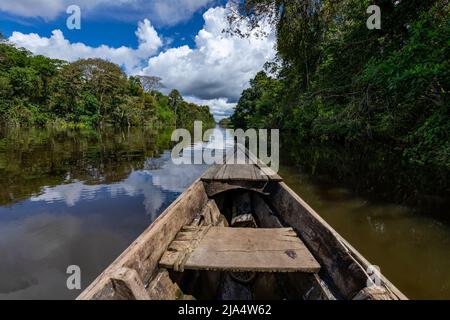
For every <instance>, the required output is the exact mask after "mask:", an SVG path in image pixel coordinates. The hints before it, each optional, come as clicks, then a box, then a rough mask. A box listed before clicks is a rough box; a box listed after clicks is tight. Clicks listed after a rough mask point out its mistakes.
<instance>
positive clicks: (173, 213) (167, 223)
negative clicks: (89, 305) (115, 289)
mask: <svg viewBox="0 0 450 320" xmlns="http://www.w3.org/2000/svg"><path fill="white" fill-rule="evenodd" d="M208 200H209V199H208V196H207V194H206V191H205V189H204V185H203V183H202V181H200V179H197V180H196V181H195V182H194V183H193V184H192V185H191V186H190V187H189V188H188V189H187V190H186V191H185V192H183V193H182V194H181V195H180V196H179V197H178V198H177V199H176V200H175V201H174V202H173V203H172V204H171V205H170V206H169V207H168V208H167V209H166V210H164V212H163V213H162V214H161V215H160V216H159V217H158V218H157V219H156V220H155V221H154V222H153V223H152V224H151V225H150V226H149V227H148V228H147V229H146V230H145V231H144V232H143V233H142V234H141V235H140V236H139V237H138V238H137V239H136V240H135V241H134V242H133V243H132V244H131V245H130V246H129V247H128V248H127V249H125V250H124V251H123V252H122V254H121V255H120V256H119V257H118V258H117V259H115V260H114V262H112V263H111V264H110V265H109V266H108V267H107V268H106V270H104V271H103V272H102V273H101V274H100V275H99V276H98V277H97V278H96V279H95V280H94V281H93V282H92V283H91V284H90V285H89V286H88V287H87V288H86V289H85V290H84V291H83V292H82V293H81V294H80V295H79V296H78V297H77V300H92V299H94V300H95V299H102V295H104V294H105V291H108V290H107V288H108V286H110V285H111V281H112V278H114V275H115V274H116V273H117V272H118V270H120V269H122V268H128V269H131V270H135V271H136V272H137V275H138V276H139V278H140V279H141V281H142V282H143V283H144V284H147V283H148V282H149V281H150V280H151V278H152V277H153V276H154V275H156V273H157V270H158V262H159V259H160V258H161V257H162V255H163V254H164V252H165V251H166V250H167V248H168V247H169V245H170V243H171V242H172V240H173V239H174V238H175V237H176V235H177V233H178V232H179V230H181V228H182V227H183V226H184V225H186V224H189V223H190V222H192V220H193V219H194V218H195V216H196V215H197V214H199V213H200V212H201V211H202V209H203V207H204V206H205V205H206V204H207V202H208Z"/></svg>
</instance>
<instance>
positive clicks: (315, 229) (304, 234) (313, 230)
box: [269, 182, 408, 300]
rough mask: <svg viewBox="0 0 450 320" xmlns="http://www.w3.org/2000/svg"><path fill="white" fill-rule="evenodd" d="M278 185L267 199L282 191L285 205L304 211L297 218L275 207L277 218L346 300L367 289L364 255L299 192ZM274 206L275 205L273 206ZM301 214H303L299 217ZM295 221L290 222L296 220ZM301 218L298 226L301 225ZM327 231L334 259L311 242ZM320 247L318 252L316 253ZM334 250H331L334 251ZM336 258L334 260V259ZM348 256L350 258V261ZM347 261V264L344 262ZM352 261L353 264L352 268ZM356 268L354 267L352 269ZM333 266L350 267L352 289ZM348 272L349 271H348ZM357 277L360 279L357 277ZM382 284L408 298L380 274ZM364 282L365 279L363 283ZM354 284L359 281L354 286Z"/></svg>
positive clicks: (396, 296) (398, 296) (397, 295)
mask: <svg viewBox="0 0 450 320" xmlns="http://www.w3.org/2000/svg"><path fill="white" fill-rule="evenodd" d="M278 185H279V187H278V188H277V187H273V186H272V190H271V192H269V193H270V198H271V199H270V201H269V202H272V203H273V200H275V202H276V195H275V194H277V193H278V194H279V193H280V192H281V193H285V194H284V197H285V200H286V199H287V200H286V201H288V202H289V198H291V200H290V201H291V203H290V204H289V203H288V204H285V205H287V208H289V206H295V204H297V205H298V206H299V207H301V208H303V212H301V213H300V212H296V217H294V218H293V217H290V216H289V212H288V211H285V210H281V211H282V212H280V210H279V209H278V208H277V209H278V210H277V211H278V212H277V213H278V215H279V217H280V218H281V219H282V221H284V223H285V224H286V225H289V226H291V227H293V228H294V229H295V230H296V231H297V233H298V234H299V236H300V237H301V239H302V240H303V241H304V242H305V244H306V245H307V246H308V247H309V249H310V251H311V252H312V253H313V255H314V256H315V257H316V259H317V260H318V261H319V262H321V265H322V267H323V269H324V270H326V271H327V273H328V275H329V276H330V277H331V278H332V279H331V280H333V282H334V285H335V286H336V287H337V289H339V290H340V291H341V292H342V293H343V294H344V296H345V298H346V299H353V298H354V297H355V296H357V295H358V293H359V292H360V291H361V290H363V289H365V288H367V286H366V282H367V279H370V276H369V275H368V273H367V272H366V270H367V269H368V268H369V266H371V265H372V264H371V263H370V262H369V261H368V260H367V259H366V258H364V256H363V255H362V254H361V253H359V252H358V251H357V250H356V249H355V248H354V247H353V246H352V245H351V244H350V243H349V242H348V241H347V240H345V239H344V238H343V237H342V236H341V235H340V234H339V233H338V232H337V231H336V230H334V229H333V228H332V227H331V226H330V225H329V224H328V223H327V222H326V221H325V220H324V219H323V218H322V217H321V216H320V215H319V214H318V213H317V212H316V211H314V209H312V208H311V207H310V206H309V205H308V204H307V203H306V202H305V201H304V200H303V199H302V198H301V197H300V196H299V195H297V194H296V193H295V192H294V191H293V190H292V189H291V188H290V187H289V186H288V185H286V184H285V183H284V182H279V183H278ZM274 206H275V207H277V206H276V205H274ZM301 216H303V217H301ZM297 219H298V221H293V220H297ZM300 220H301V223H302V224H301V226H300V225H299V224H300ZM308 220H309V222H310V223H307V222H306V223H305V221H308ZM314 223H317V225H316V226H314ZM320 228H323V229H322V230H319V229H320ZM324 232H326V233H329V235H331V238H330V237H329V240H332V238H334V239H335V241H336V243H335V246H334V247H333V248H328V249H331V250H332V251H329V252H328V253H331V254H333V253H334V256H333V258H334V259H330V257H326V256H325V255H326V253H325V252H324V251H323V249H324V248H323V246H322V247H321V244H320V243H314V242H315V241H317V240H322V239H323V238H321V237H326V235H324V234H323V233H324ZM321 242H322V243H324V242H325V243H326V244H327V245H328V244H329V243H327V242H326V241H321ZM318 250H320V251H321V252H318ZM333 251H334V252H333ZM336 257H337V259H336ZM327 258H328V259H330V260H331V261H332V263H328V262H327V261H326V259H327ZM342 258H344V259H346V260H347V262H345V260H344V261H341V262H345V263H346V265H344V266H339V260H340V259H342ZM349 259H351V260H349ZM348 262H350V264H349V265H347V263H348ZM352 264H353V267H352ZM355 267H356V268H357V269H355ZM336 268H341V270H345V269H346V268H351V269H353V270H351V271H352V272H350V273H349V277H351V276H355V279H353V280H354V281H355V285H354V289H353V290H352V289H351V287H350V286H349V287H346V285H347V284H348V280H349V279H348V278H347V279H337V278H336V277H339V276H341V275H343V273H342V274H340V273H339V272H336ZM347 271H348V270H347ZM358 278H360V279H358ZM380 278H381V283H382V287H384V288H385V289H386V290H387V292H388V294H389V295H390V296H391V298H392V299H399V300H408V298H407V297H406V296H405V295H404V294H403V293H402V292H401V291H400V290H399V289H398V288H396V287H395V286H394V285H393V284H392V283H391V282H390V281H389V280H388V279H387V278H386V277H385V276H384V275H383V274H382V273H381V275H380ZM362 281H364V282H362ZM356 283H359V285H357V284H356Z"/></svg>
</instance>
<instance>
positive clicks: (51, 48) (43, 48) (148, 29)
mask: <svg viewBox="0 0 450 320" xmlns="http://www.w3.org/2000/svg"><path fill="white" fill-rule="evenodd" d="M136 36H137V38H138V41H139V46H138V48H137V49H133V48H129V47H125V46H122V47H119V48H112V47H109V46H106V45H101V46H99V47H90V46H87V45H85V44H84V43H80V42H78V43H70V41H69V40H67V39H66V38H65V37H64V34H63V32H62V31H61V30H53V32H52V35H51V36H50V37H48V38H47V37H41V36H39V35H38V34H35V33H30V34H23V33H21V32H17V31H15V32H13V33H12V35H11V37H10V38H9V41H10V42H12V43H14V44H15V45H17V46H18V47H23V48H26V49H28V50H30V51H31V52H33V53H35V54H42V55H45V56H47V57H50V58H54V59H62V60H67V61H75V60H78V59H86V58H94V57H95V58H103V59H106V60H109V61H112V62H114V63H117V64H118V65H120V66H123V67H124V69H125V71H126V72H128V73H135V72H137V71H138V68H139V67H140V66H141V65H142V61H143V60H144V59H148V58H149V57H150V56H152V55H154V54H156V53H157V52H158V50H159V49H160V48H161V46H162V44H163V42H162V39H161V38H160V37H159V36H158V33H157V32H156V30H155V29H154V28H153V26H152V24H151V23H150V21H149V20H148V19H145V20H144V21H142V22H139V23H138V28H137V30H136Z"/></svg>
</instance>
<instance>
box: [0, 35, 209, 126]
mask: <svg viewBox="0 0 450 320" xmlns="http://www.w3.org/2000/svg"><path fill="white" fill-rule="evenodd" d="M161 88H162V84H161V79H159V78H157V77H149V76H131V77H127V75H126V74H125V73H124V72H123V71H122V69H121V68H120V67H119V66H118V65H115V64H113V63H111V62H108V61H105V60H101V59H86V60H79V61H76V62H73V63H68V62H65V61H61V60H54V59H49V58H47V57H44V56H41V55H38V56H35V55H32V54H31V53H30V52H29V51H27V50H25V49H22V48H16V47H14V46H13V45H11V44H9V43H7V41H6V40H5V39H3V41H2V42H1V43H0V125H1V126H15V127H18V126H21V127H23V126H46V125H56V126H62V127H65V126H76V127H80V126H87V127H101V126H105V125H115V126H128V127H130V126H141V125H145V126H149V127H153V128H158V127H161V126H164V127H170V126H173V127H175V126H177V127H185V128H191V127H192V124H193V121H194V120H201V121H203V122H204V125H205V126H209V127H212V126H214V118H213V116H212V114H211V113H210V111H209V107H208V106H197V105H195V104H192V103H188V102H186V101H184V100H183V98H182V96H181V95H180V93H179V92H178V91H177V90H173V91H172V92H171V93H170V94H169V95H168V96H166V95H163V94H162V93H161V92H159V91H158V89H161Z"/></svg>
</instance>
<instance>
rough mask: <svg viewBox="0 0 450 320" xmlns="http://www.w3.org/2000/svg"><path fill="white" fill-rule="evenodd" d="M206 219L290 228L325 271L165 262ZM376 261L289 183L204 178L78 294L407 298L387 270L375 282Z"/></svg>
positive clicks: (95, 296) (88, 296)
mask: <svg viewBox="0 0 450 320" xmlns="http://www.w3.org/2000/svg"><path fill="white" fill-rule="evenodd" d="M205 208H207V209H208V210H209V211H208V212H209V213H208V214H206V215H205V214H204V212H206V211H205ZM202 224H203V225H207V224H212V225H218V226H222V227H228V226H229V227H246V228H248V227H257V228H283V227H284V228H285V227H290V228H292V229H293V230H295V232H296V234H297V236H298V238H300V239H301V241H302V242H303V243H304V245H305V246H306V247H307V248H308V249H309V251H310V253H311V254H312V255H313V256H314V258H315V259H316V260H317V262H318V263H319V264H320V271H319V272H318V273H302V272H228V271H209V270H183V271H182V272H180V271H179V270H178V271H174V270H172V269H165V268H161V267H160V266H159V262H160V260H161V258H162V257H163V255H164V253H165V252H166V250H168V248H169V247H170V245H171V243H172V241H173V240H174V239H175V238H176V237H177V234H178V233H179V232H180V231H181V230H182V228H183V227H185V226H192V225H202ZM369 268H370V264H369V262H367V260H366V259H365V258H364V257H363V256H362V255H361V254H359V253H358V252H357V251H356V250H355V249H354V248H353V247H352V246H351V245H350V244H348V243H347V242H346V241H345V240H344V239H343V238H342V237H341V236H340V235H339V234H338V233H337V232H336V231H334V230H333V229H332V228H331V227H330V226H329V225H328V224H327V223H326V222H325V221H323V219H322V218H320V216H319V215H318V214H317V213H316V212H315V211H314V210H313V209H312V208H310V207H309V206H308V204H307V203H306V202H304V201H303V200H302V199H301V198H300V197H299V196H298V195H297V194H295V193H294V192H293V191H292V190H291V189H290V188H289V187H288V186H287V185H285V184H284V183H283V182H280V181H269V182H268V183H264V184H261V183H260V182H258V183H255V184H253V185H252V183H250V182H248V181H246V182H239V181H232V182H230V183H226V182H223V181H222V182H214V181H202V180H201V179H199V180H197V181H195V182H194V183H193V184H192V185H191V187H189V188H188V189H187V190H186V191H185V192H184V193H183V194H182V195H181V196H180V197H179V198H178V199H177V200H176V201H175V202H174V203H173V204H172V205H171V206H170V207H168V208H167V209H166V210H165V211H164V213H163V214H162V215H161V216H160V217H159V218H158V219H157V220H156V221H155V222H154V223H153V224H152V225H151V226H149V227H148V229H147V230H146V231H144V233H143V234H142V235H141V236H140V237H139V238H138V239H136V241H135V242H133V243H132V244H131V245H130V247H129V248H128V249H126V250H125V251H124V252H123V253H122V254H121V255H120V256H119V257H118V258H117V259H116V260H115V261H114V262H113V263H112V264H111V265H110V266H109V267H108V268H107V269H106V270H105V271H104V272H103V273H102V274H101V275H100V276H99V277H98V278H97V279H96V280H95V281H94V282H93V283H92V284H91V285H90V286H89V287H88V288H86V290H85V291H84V292H83V293H82V294H81V295H80V296H79V297H78V299H81V300H86V299H163V300H164V299H189V298H191V299H219V300H220V299H225V300H226V299H242V300H251V299H314V300H317V299H389V300H391V299H406V297H405V296H404V295H403V294H402V293H401V292H400V291H399V290H398V289H397V288H395V286H394V285H392V284H391V283H390V282H389V281H388V280H387V279H386V278H385V277H384V276H382V275H380V282H379V283H377V284H378V286H372V285H371V283H370V280H369V279H370V276H369V275H368V273H367V271H368V270H369ZM368 280H369V282H368ZM368 284H369V286H368Z"/></svg>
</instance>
